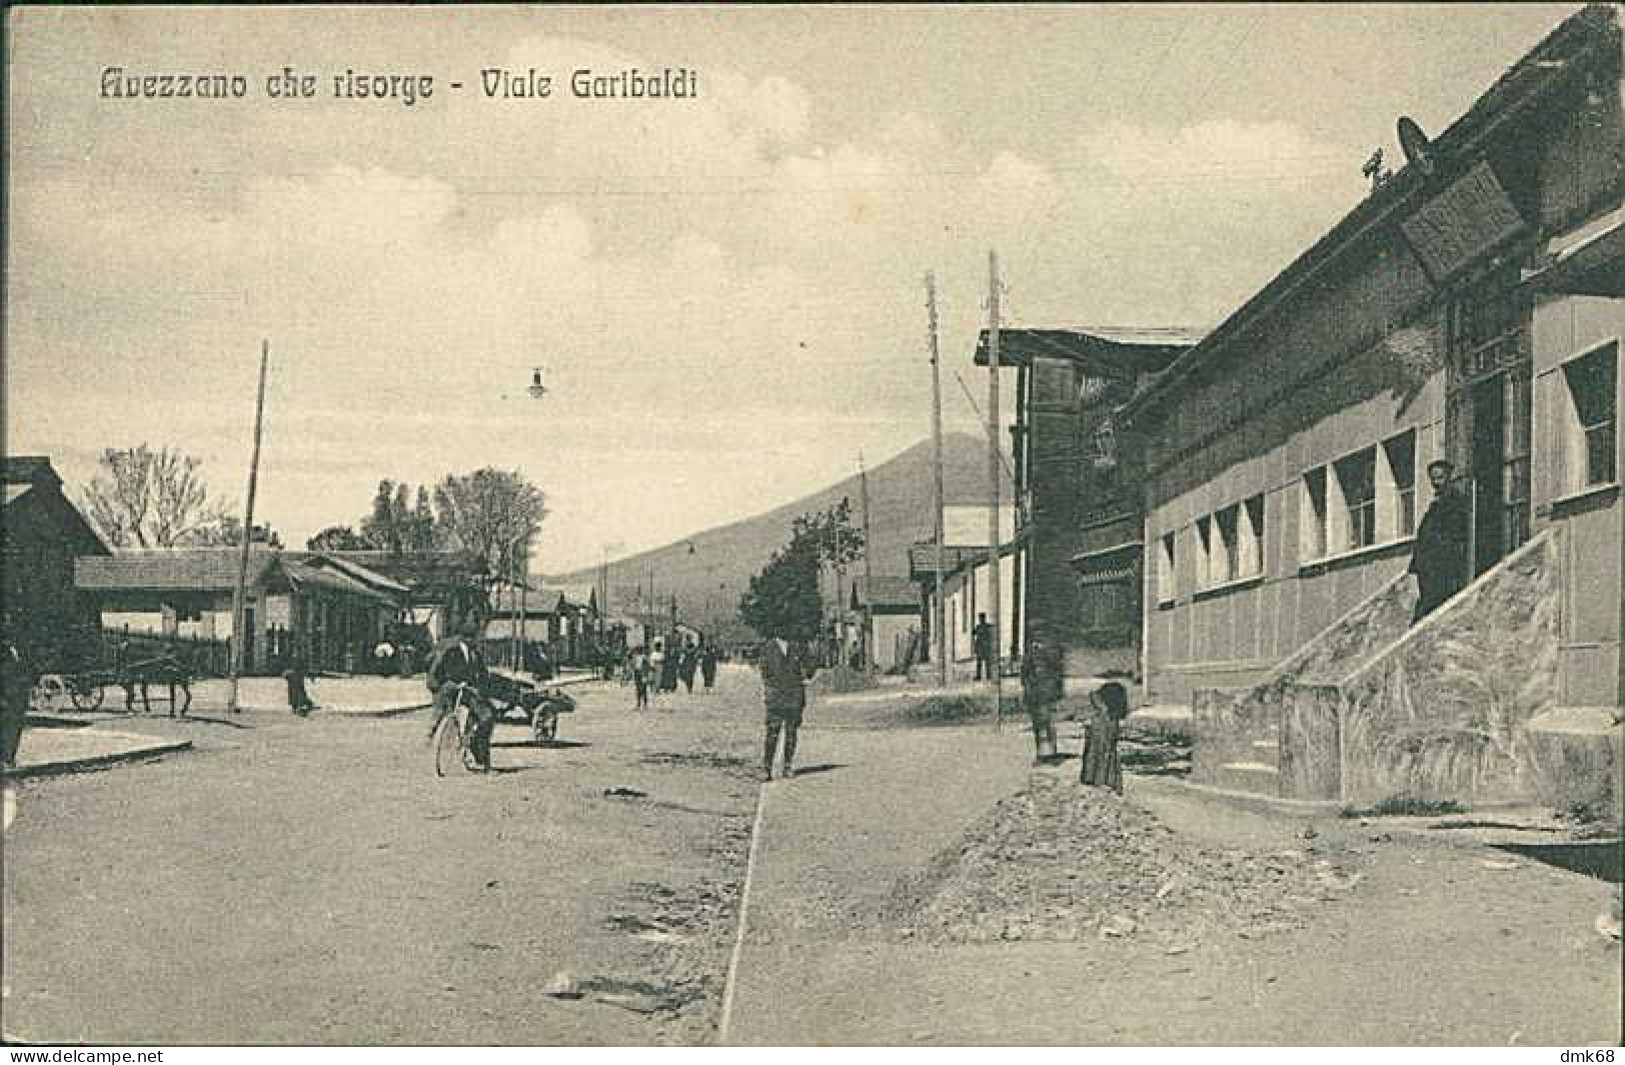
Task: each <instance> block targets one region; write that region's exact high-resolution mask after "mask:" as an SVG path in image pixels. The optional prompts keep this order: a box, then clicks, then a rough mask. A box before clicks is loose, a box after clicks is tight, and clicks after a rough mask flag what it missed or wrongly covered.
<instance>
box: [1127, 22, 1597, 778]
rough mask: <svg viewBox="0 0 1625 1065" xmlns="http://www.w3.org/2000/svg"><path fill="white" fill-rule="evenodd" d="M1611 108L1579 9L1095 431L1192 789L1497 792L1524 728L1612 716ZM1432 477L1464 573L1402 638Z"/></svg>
mask: <svg viewBox="0 0 1625 1065" xmlns="http://www.w3.org/2000/svg"><path fill="white" fill-rule="evenodd" d="M1621 107H1622V105H1621V90H1620V34H1619V27H1618V24H1617V21H1616V17H1615V15H1614V13H1613V11H1612V10H1611V9H1609V8H1606V7H1591V8H1587V9H1585V10H1584V11H1583V12H1581V13H1579V14H1578V15H1576V16H1574V17H1573V18H1571V19H1569V20H1568V21H1566V22H1565V23H1564V24H1563V25H1562V26H1560V27H1559V28H1558V29H1557V30H1556V31H1555V32H1554V33H1553V34H1551V35H1550V36H1549V37H1548V38H1547V40H1546V41H1544V42H1543V43H1542V44H1541V45H1540V46H1539V47H1537V48H1536V49H1535V50H1534V51H1533V52H1532V53H1530V54H1529V55H1528V56H1526V57H1525V58H1524V59H1523V60H1521V61H1520V62H1519V63H1518V64H1517V66H1516V67H1514V68H1513V69H1512V70H1511V71H1509V72H1508V73H1507V74H1506V76H1504V77H1503V78H1502V79H1501V80H1500V81H1498V82H1497V83H1496V85H1495V86H1493V87H1492V88H1491V89H1490V90H1489V91H1488V92H1487V93H1486V94H1485V95H1484V96H1483V97H1481V98H1480V99H1479V100H1478V101H1477V102H1476V103H1475V104H1474V105H1473V107H1472V108H1471V109H1470V110H1469V111H1468V112H1467V114H1465V115H1464V116H1463V117H1462V118H1461V119H1459V120H1458V121H1457V122H1456V123H1454V124H1453V125H1452V126H1451V127H1450V128H1449V129H1447V130H1445V131H1444V132H1443V133H1442V134H1441V135H1439V136H1438V137H1437V138H1436V139H1435V140H1433V141H1431V142H1426V141H1425V140H1419V139H1418V138H1417V137H1415V136H1412V137H1409V138H1408V140H1409V146H1408V149H1407V150H1408V152H1409V153H1410V155H1411V158H1410V161H1409V162H1408V164H1407V165H1406V166H1405V167H1404V168H1403V169H1402V170H1400V171H1399V172H1398V173H1397V174H1394V175H1393V176H1392V177H1391V178H1389V179H1388V180H1386V181H1384V182H1382V183H1380V184H1378V185H1376V186H1375V187H1374V189H1373V190H1372V192H1371V195H1370V196H1369V197H1368V198H1367V199H1366V200H1365V201H1363V202H1362V203H1361V204H1359V205H1358V206H1357V207H1356V208H1355V209H1354V210H1353V211H1351V212H1350V213H1349V214H1348V215H1347V216H1346V217H1345V218H1344V219H1343V220H1342V221H1341V222H1340V223H1339V224H1338V225H1337V226H1336V227H1335V228H1334V229H1333V230H1332V231H1331V232H1330V233H1328V234H1327V235H1326V236H1325V237H1324V238H1322V239H1321V240H1320V241H1319V242H1318V243H1316V244H1315V245H1314V246H1313V247H1311V248H1310V249H1309V250H1308V251H1306V252H1305V253H1304V254H1303V255H1302V256H1300V257H1299V258H1298V259H1297V260H1296V261H1295V262H1294V263H1293V264H1291V265H1290V266H1289V267H1288V268H1287V269H1286V270H1285V271H1284V272H1283V273H1282V274H1281V275H1279V276H1278V277H1276V278H1275V279H1274V280H1273V281H1271V282H1270V284H1269V285H1267V286H1266V287H1265V288H1264V289H1263V290H1261V291H1260V292H1259V293H1257V294H1256V295H1254V296H1253V297H1252V298H1251V299H1250V300H1248V301H1247V303H1246V304H1245V305H1244V306H1243V307H1242V308H1241V309H1240V310H1238V311H1237V312H1236V313H1235V314H1234V315H1232V316H1231V317H1230V318H1229V319H1228V320H1227V321H1226V322H1224V323H1223V324H1222V325H1221V326H1220V327H1219V328H1218V329H1217V330H1215V331H1214V333H1213V334H1211V335H1210V336H1209V337H1207V338H1206V339H1205V340H1203V341H1202V342H1201V343H1200V344H1199V345H1197V346H1196V347H1195V348H1193V349H1191V350H1190V351H1189V352H1187V353H1186V354H1184V355H1183V356H1181V357H1180V358H1178V359H1177V360H1176V361H1175V362H1174V363H1173V364H1172V366H1171V367H1170V368H1169V370H1168V371H1167V373H1165V374H1164V375H1163V376H1162V377H1161V378H1160V379H1158V380H1157V381H1156V382H1154V383H1153V384H1152V385H1151V386H1149V387H1148V388H1146V389H1143V390H1142V391H1141V392H1140V394H1138V395H1137V396H1136V397H1135V398H1134V399H1132V400H1131V401H1130V402H1129V403H1128V404H1127V405H1126V407H1125V408H1124V409H1123V410H1122V411H1121V412H1120V414H1119V418H1120V419H1121V420H1122V421H1124V422H1125V423H1126V425H1127V432H1128V433H1129V434H1130V436H1131V437H1132V440H1133V444H1132V446H1133V448H1134V449H1135V451H1136V452H1137V454H1138V455H1139V456H1141V457H1142V459H1143V463H1144V474H1143V476H1144V479H1145V507H1146V521H1145V536H1144V542H1145V545H1146V547H1145V550H1146V552H1147V554H1148V563H1147V565H1146V567H1145V571H1146V572H1145V580H1144V589H1145V591H1144V594H1145V602H1146V610H1145V611H1144V651H1143V656H1144V663H1145V665H1144V668H1145V672H1146V686H1147V699H1148V701H1150V702H1156V703H1171V704H1184V705H1192V706H1193V707H1194V709H1195V712H1196V727H1197V730H1198V734H1199V743H1198V747H1199V748H1201V746H1202V742H1201V737H1206V740H1207V746H1208V757H1206V758H1205V759H1204V757H1203V756H1202V755H1201V753H1200V752H1199V754H1198V757H1197V769H1198V775H1199V776H1202V775H1203V774H1204V773H1205V774H1206V776H1207V779H1208V780H1209V781H1210V782H1213V783H1222V784H1229V785H1233V786H1237V787H1246V788H1248V789H1249V790H1261V791H1272V792H1278V793H1280V794H1292V795H1297V796H1300V797H1306V796H1307V797H1349V796H1355V795H1361V794H1363V795H1367V796H1369V795H1372V794H1375V793H1379V792H1384V791H1385V790H1386V791H1390V792H1392V791H1409V792H1418V793H1420V792H1429V791H1434V792H1441V793H1442V792H1450V793H1452V794H1456V795H1459V794H1460V793H1461V792H1462V790H1463V789H1466V791H1468V792H1474V793H1477V794H1479V795H1480V796H1482V795H1485V794H1490V793H1505V794H1507V795H1515V796H1521V795H1526V794H1528V792H1529V790H1530V788H1532V787H1534V785H1535V780H1536V777H1537V776H1538V774H1535V773H1534V772H1533V769H1532V766H1531V762H1530V759H1531V758H1532V757H1534V756H1533V755H1532V754H1530V751H1531V750H1532V749H1533V748H1534V747H1535V746H1537V745H1538V740H1536V739H1532V738H1531V735H1532V733H1531V732H1530V729H1531V727H1532V725H1531V723H1532V722H1535V720H1536V719H1537V718H1539V716H1540V715H1541V714H1543V713H1545V712H1547V711H1551V710H1554V709H1557V708H1572V707H1581V708H1585V707H1591V708H1612V707H1617V706H1619V705H1620V702H1621V696H1622V688H1625V674H1622V668H1625V667H1622V663H1621V655H1620V630H1621V624H1622V618H1621V614H1622V609H1625V608H1622V606H1621V603H1622V591H1621V584H1620V573H1621V570H1622V568H1625V554H1622V551H1625V549H1622V547H1621V544H1622V543H1625V527H1622V524H1621V507H1622V504H1621V500H1620V489H1619V482H1620V469H1621V465H1622V456H1621V454H1620V436H1619V433H1618V432H1617V419H1618V410H1619V406H1620V402H1621V381H1620V373H1619V355H1618V351H1619V338H1620V335H1621V332H1622V322H1621V296H1622V294H1625V293H1622V287H1621V286H1622V280H1621V279H1622V278H1625V260H1622V259H1621V251H1620V249H1621V221H1622V212H1621V192H1622V183H1625V179H1622V175H1621V151H1620V144H1621V137H1622V127H1621V119H1620V116H1621ZM1412 128H1413V129H1414V127H1412ZM1438 459H1443V460H1447V461H1449V462H1451V463H1452V464H1453V465H1454V467H1455V471H1456V476H1457V478H1458V481H1459V485H1460V488H1461V490H1462V491H1463V492H1464V493H1465V494H1466V496H1467V498H1468V499H1469V500H1470V504H1471V508H1472V518H1471V522H1470V524H1471V544H1470V555H1471V558H1472V573H1473V576H1474V578H1475V579H1474V581H1473V584H1472V585H1470V586H1469V588H1468V589H1467V590H1466V591H1464V592H1462V593H1461V594H1460V595H1458V596H1457V600H1453V601H1452V602H1451V603H1450V604H1447V605H1446V607H1445V608H1443V609H1441V610H1440V611H1438V612H1437V613H1436V614H1435V615H1430V616H1429V617H1428V618H1427V619H1426V620H1425V621H1424V622H1422V623H1421V624H1419V625H1417V626H1416V627H1414V628H1412V626H1411V604H1412V602H1413V601H1414V598H1415V590H1414V584H1413V581H1412V580H1411V579H1410V578H1408V577H1407V573H1406V571H1407V568H1408V565H1409V562H1410V557H1411V553H1412V550H1413V547H1414V536H1415V532H1416V529H1417V525H1418V522H1419V520H1420V518H1421V517H1422V515H1423V514H1424V512H1425V510H1426V508H1427V507H1428V505H1429V504H1430V503H1431V502H1432V499H1431V494H1430V493H1431V489H1430V486H1429V484H1428V479H1427V476H1426V473H1425V471H1426V468H1427V466H1428V464H1429V462H1431V461H1433V460H1438ZM1486 715H1488V717H1486ZM1492 719H1493V720H1492ZM1599 720H1600V718H1599ZM1407 745H1408V746H1407ZM1333 752H1335V756H1334V753H1333ZM1226 759H1228V760H1226ZM1333 763H1338V764H1333ZM1452 767H1453V768H1452Z"/></svg>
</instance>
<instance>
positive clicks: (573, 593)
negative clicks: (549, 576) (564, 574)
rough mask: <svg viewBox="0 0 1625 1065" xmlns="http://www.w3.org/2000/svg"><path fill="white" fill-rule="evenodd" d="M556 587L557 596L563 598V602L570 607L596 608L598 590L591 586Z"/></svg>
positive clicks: (570, 585) (563, 585) (565, 585)
mask: <svg viewBox="0 0 1625 1065" xmlns="http://www.w3.org/2000/svg"><path fill="white" fill-rule="evenodd" d="M556 587H557V588H558V591H559V594H560V595H562V596H564V601H565V602H566V603H568V604H570V605H571V606H580V607H592V608H596V607H597V606H598V589H597V588H596V587H595V586H593V585H591V584H560V585H556Z"/></svg>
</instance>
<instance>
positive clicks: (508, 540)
mask: <svg viewBox="0 0 1625 1065" xmlns="http://www.w3.org/2000/svg"><path fill="white" fill-rule="evenodd" d="M434 511H435V523H436V526H435V527H436V533H437V540H438V542H439V543H441V544H442V545H444V546H446V547H450V548H453V549H456V550H461V551H466V552H468V553H469V554H470V555H473V556H474V557H475V558H478V559H481V560H482V561H484V562H485V564H486V567H487V572H488V573H490V574H491V575H492V579H497V578H500V577H503V576H505V575H506V574H507V573H508V572H509V571H510V567H514V566H518V567H519V571H520V572H521V573H523V572H524V566H525V565H526V564H527V563H528V560H529V558H530V548H531V544H532V543H533V542H534V541H535V539H536V534H537V533H538V532H540V531H541V528H542V519H543V518H545V517H546V516H547V508H546V507H545V506H544V497H543V495H542V491H541V489H539V488H537V487H536V486H535V485H533V484H531V483H530V482H529V481H527V480H526V479H525V478H524V476H523V475H521V474H519V473H518V472H516V471H509V470H497V469H492V468H490V467H486V468H485V469H479V470H475V471H474V472H473V473H468V474H460V475H455V474H454V475H448V476H447V477H446V478H445V479H443V480H442V481H441V482H440V483H439V484H438V485H437V486H435V490H434Z"/></svg>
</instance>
